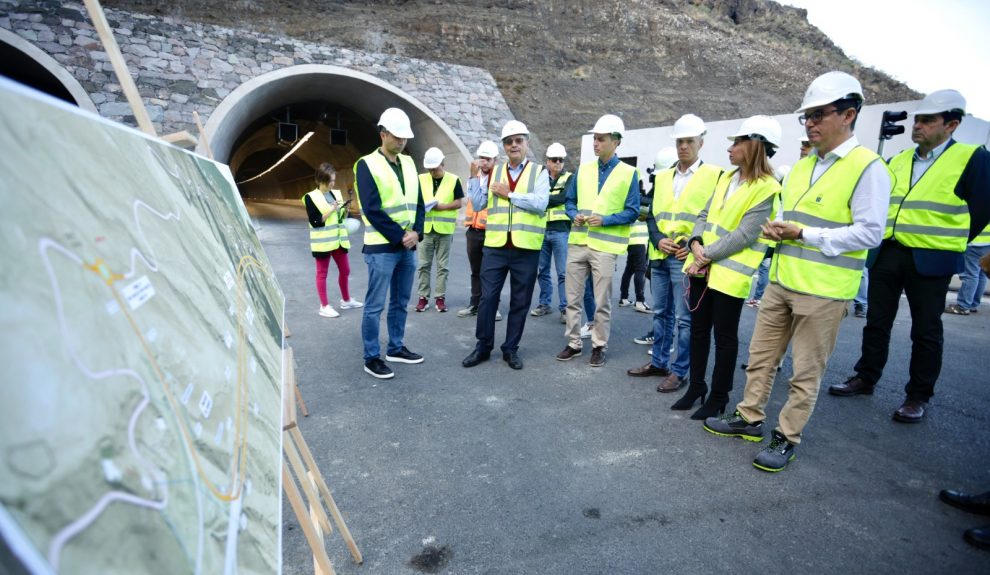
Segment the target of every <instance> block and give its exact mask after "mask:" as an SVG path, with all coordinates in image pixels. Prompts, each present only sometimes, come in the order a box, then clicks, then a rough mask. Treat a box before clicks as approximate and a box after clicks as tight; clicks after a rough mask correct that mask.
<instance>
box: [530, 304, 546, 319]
mask: <svg viewBox="0 0 990 575" xmlns="http://www.w3.org/2000/svg"><path fill="white" fill-rule="evenodd" d="M549 313H550V306H548V305H547V304H545V303H541V304H540V305H538V306H536V307H535V308H533V311H531V312H529V315H531V316H533V317H540V316H544V315H547V314H549Z"/></svg>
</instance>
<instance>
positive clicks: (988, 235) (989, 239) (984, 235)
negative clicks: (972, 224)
mask: <svg viewBox="0 0 990 575" xmlns="http://www.w3.org/2000/svg"><path fill="white" fill-rule="evenodd" d="M969 243H971V244H979V245H983V244H990V224H987V227H985V228H983V231H982V232H980V233H979V235H978V236H976V237H975V238H973V241H971V242H969Z"/></svg>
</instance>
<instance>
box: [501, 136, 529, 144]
mask: <svg viewBox="0 0 990 575" xmlns="http://www.w3.org/2000/svg"><path fill="white" fill-rule="evenodd" d="M525 141H526V138H524V137H523V136H516V137H515V138H505V139H504V140H502V144H504V145H506V146H511V145H512V144H517V145H518V144H522V143H523V142H525Z"/></svg>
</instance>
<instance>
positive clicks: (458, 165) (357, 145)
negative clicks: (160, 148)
mask: <svg viewBox="0 0 990 575" xmlns="http://www.w3.org/2000/svg"><path fill="white" fill-rule="evenodd" d="M393 106H394V107H398V108H401V109H403V110H404V111H405V112H406V114H408V115H409V118H410V120H411V122H412V129H413V133H414V134H415V138H413V139H411V140H409V143H408V144H407V146H406V153H407V154H410V155H411V156H412V157H413V159H414V160H415V161H416V165H417V166H420V165H421V163H422V158H423V153H424V152H425V151H426V149H427V148H429V147H432V146H436V147H438V148H440V149H441V150H442V151H443V153H444V155H445V156H446V161H445V163H446V167H447V169H448V170H450V171H452V172H454V173H457V174H460V175H465V176H466V174H467V172H468V164H469V162H470V158H471V155H470V153H469V152H468V150H467V148H466V147H465V146H464V144H463V142H461V140H460V138H458V136H457V135H456V134H455V133H454V131H453V130H452V129H451V128H450V127H449V126H448V125H447V124H446V123H445V122H444V121H443V120H441V119H440V118H439V117H438V116H437V115H436V114H434V113H433V112H432V111H430V110H429V108H427V107H426V106H425V105H424V104H423V103H422V102H420V101H419V100H417V99H416V98H415V97H413V96H411V95H409V94H407V93H405V92H403V91H402V90H400V89H398V88H396V87H395V86H392V85H391V84H389V83H387V82H384V81H382V80H380V79H378V78H376V77H374V76H371V75H368V74H364V73H362V72H356V71H354V70H349V69H346V68H340V67H336V66H324V65H316V64H307V65H301V66H292V67H289V68H284V69H281V70H277V71H274V72H269V73H268V74H264V75H262V76H259V77H257V78H253V79H251V80H249V81H248V82H245V83H244V84H242V85H241V86H240V87H238V88H237V89H236V90H234V91H233V92H231V93H230V94H229V95H228V96H227V98H225V99H224V101H223V102H221V104H220V106H218V107H217V109H216V110H215V111H214V112H213V114H211V116H210V119H209V121H208V122H207V124H206V127H205V130H204V131H205V133H206V135H207V138H208V139H209V142H210V146H211V149H212V151H213V156H214V158H215V159H216V160H217V161H220V162H225V163H227V164H228V165H229V166H230V170H231V173H233V174H234V180H235V181H236V182H243V181H244V180H247V179H249V178H252V177H254V176H256V175H258V174H260V173H262V172H264V171H265V170H267V169H268V168H269V167H271V165H272V164H274V163H275V162H277V161H278V159H279V158H281V157H282V156H284V155H285V154H286V153H287V152H288V151H289V150H290V149H291V148H292V145H293V140H294V138H292V137H291V136H292V133H293V131H294V130H295V131H296V132H297V135H298V137H299V138H302V137H303V136H304V135H305V134H306V133H308V132H313V136H312V137H311V138H310V139H309V140H308V141H307V142H306V143H305V144H303V145H302V146H301V147H300V148H299V149H298V150H297V151H296V152H295V153H294V154H293V156H292V157H291V158H289V159H288V160H286V161H285V162H283V163H282V164H280V165H279V166H278V167H277V168H275V169H274V170H272V171H271V172H269V173H267V174H265V175H264V176H261V177H259V178H257V179H255V180H253V181H250V182H245V183H242V184H239V185H238V187H239V189H240V192H241V195H242V197H244V198H245V199H259V200H295V201H298V200H299V198H301V197H302V196H303V195H304V194H305V193H306V192H308V191H310V190H312V189H313V188H314V187H315V182H314V181H313V174H314V172H315V170H316V167H317V166H318V165H319V164H320V163H322V162H331V163H332V164H333V165H334V167H335V168H336V169H337V182H336V186H335V187H337V188H339V189H341V190H343V191H344V193H345V195H347V196H348V197H351V196H352V195H353V180H354V175H353V173H352V166H353V165H354V162H355V161H356V160H357V159H358V158H360V157H361V156H363V155H365V154H368V153H369V152H371V151H372V150H374V149H375V148H376V147H377V146H378V145H379V138H378V133H377V128H376V123H377V121H378V118H379V116H380V115H381V113H382V111H383V110H385V109H386V108H389V107H393ZM199 152H200V153H203V152H205V150H203V149H200V150H199ZM355 204H356V202H355ZM354 208H355V209H356V205H355V206H354Z"/></svg>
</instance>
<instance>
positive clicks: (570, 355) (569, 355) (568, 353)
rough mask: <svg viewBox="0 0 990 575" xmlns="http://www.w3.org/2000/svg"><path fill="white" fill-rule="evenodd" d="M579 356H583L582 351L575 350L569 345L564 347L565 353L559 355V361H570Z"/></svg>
mask: <svg viewBox="0 0 990 575" xmlns="http://www.w3.org/2000/svg"><path fill="white" fill-rule="evenodd" d="M579 355H581V350H580V349H574V348H573V347H571V346H569V345H568V346H565V347H564V351H562V352H560V353H558V354H557V360H558V361H570V360H572V359H574V358H575V357H577V356H579Z"/></svg>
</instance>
